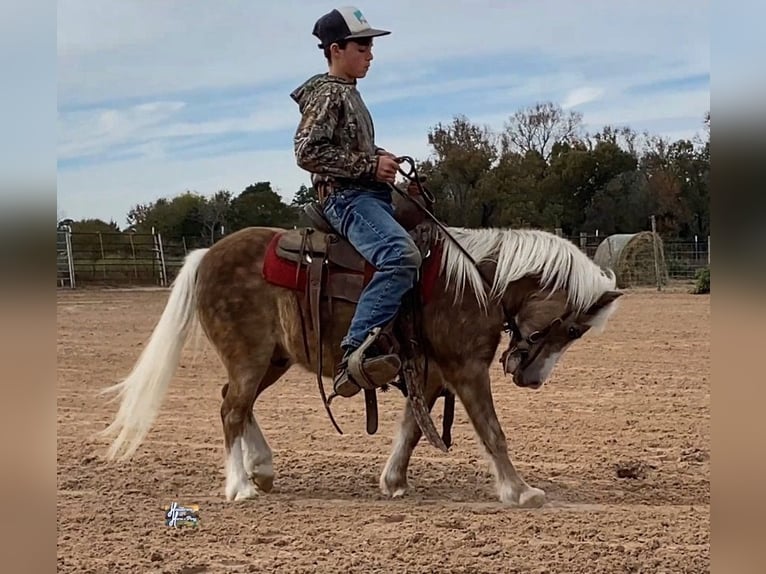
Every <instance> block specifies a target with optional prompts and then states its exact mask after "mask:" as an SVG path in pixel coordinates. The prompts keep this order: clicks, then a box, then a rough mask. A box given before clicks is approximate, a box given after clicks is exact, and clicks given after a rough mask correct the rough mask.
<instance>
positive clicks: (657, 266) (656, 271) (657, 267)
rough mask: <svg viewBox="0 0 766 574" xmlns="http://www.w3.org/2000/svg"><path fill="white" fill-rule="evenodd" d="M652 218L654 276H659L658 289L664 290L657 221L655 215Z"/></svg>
mask: <svg viewBox="0 0 766 574" xmlns="http://www.w3.org/2000/svg"><path fill="white" fill-rule="evenodd" d="M651 220H652V247H653V248H654V276H655V277H656V278H657V291H662V280H661V279H660V261H659V258H660V256H659V253H658V251H659V246H658V245H657V221H656V218H655V217H654V215H652V216H651Z"/></svg>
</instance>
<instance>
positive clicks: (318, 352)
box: [276, 194, 455, 451]
mask: <svg viewBox="0 0 766 574" xmlns="http://www.w3.org/2000/svg"><path fill="white" fill-rule="evenodd" d="M410 199H411V200H413V201H410V200H401V199H400V198H397V197H396V196H395V197H394V216H395V218H396V220H397V221H398V222H399V223H400V224H401V225H402V226H403V227H404V228H405V229H406V230H407V231H408V232H409V233H410V235H411V236H412V238H413V240H414V241H415V244H416V245H417V246H418V248H419V250H420V252H421V254H422V256H423V260H424V261H425V260H427V258H428V257H429V255H430V251H431V245H432V241H433V238H434V236H433V231H434V227H433V226H432V225H431V223H430V222H426V221H424V219H425V216H424V215H423V212H422V211H421V210H420V209H419V208H418V206H416V205H414V202H418V203H419V204H420V205H421V206H424V205H427V204H428V200H427V199H426V198H425V197H423V196H422V195H413V194H410ZM302 219H303V221H302V222H301V223H302V225H301V226H300V227H298V228H296V229H291V230H288V231H286V232H284V233H283V234H282V236H281V237H280V238H279V240H278V243H277V246H276V254H277V256H279V257H280V258H282V259H285V260H288V261H291V262H293V263H295V264H297V266H296V273H300V272H301V271H303V272H305V273H306V278H307V281H306V293H305V298H304V305H307V306H308V310H309V318H310V319H309V320H310V323H311V325H312V327H313V329H314V331H315V333H316V341H317V348H316V349H314V353H313V354H312V353H310V352H309V345H308V338H307V336H306V320H305V318H304V316H303V313H304V312H303V306H304V305H301V301H300V298H299V297H296V299H297V301H298V305H299V309H300V314H301V328H302V334H303V344H304V351H305V353H306V356H307V357H308V358H309V360H311V357H312V356H313V359H314V361H313V362H314V366H315V370H316V377H317V384H318V386H319V392H320V395H321V397H322V402H323V403H324V407H325V410H326V411H327V414H328V416H329V418H330V421H331V422H332V424H333V426H334V427H335V429H336V430H337V431H338V432H339V433H340V434H343V431H342V430H341V429H340V427H339V426H338V424H337V423H336V421H335V419H334V417H333V415H332V412H331V411H330V406H329V402H328V400H327V396H326V394H325V390H324V385H323V384H322V371H323V366H322V355H323V353H322V349H323V326H324V324H325V321H326V320H327V317H328V316H331V315H332V302H333V300H343V301H347V302H350V303H357V302H358V301H359V298H360V296H361V294H362V291H363V289H364V287H365V285H366V282H367V280H368V279H369V277H370V276H371V274H372V273H373V272H374V268H372V266H371V265H370V264H369V263H368V262H367V261H366V260H365V259H364V258H363V257H362V256H361V254H359V252H358V251H357V250H356V249H355V248H354V247H353V246H352V245H351V244H350V243H349V242H348V241H347V240H346V239H344V238H343V237H341V236H340V235H339V234H338V233H336V232H335V230H334V229H333V228H332V227H331V226H330V224H329V222H328V221H327V219H325V216H324V213H323V211H322V208H321V207H320V206H319V204H318V203H315V202H312V203H309V204H307V205H306V206H305V207H304V208H303V212H302ZM296 279H297V277H296ZM421 279H422V277H419V279H418V284H416V285H415V287H414V288H413V289H412V290H411V291H410V292H409V293H408V294H407V295H406V296H405V299H404V300H403V302H402V307H401V309H400V312H399V315H398V316H397V318H396V320H395V322H394V325H393V328H392V330H390V332H389V333H388V341H389V342H391V343H392V348H393V349H394V350H395V352H397V353H398V354H399V356H400V357H401V359H402V370H401V372H400V375H399V380H398V381H392V383H391V384H392V385H393V386H395V387H397V388H398V389H399V390H400V391H401V392H402V394H403V395H404V396H405V397H406V398H407V400H409V401H411V402H417V403H419V406H420V407H421V408H420V409H418V408H414V409H413V412H414V413H416V417H417V418H418V424H419V426H420V427H421V429H423V430H424V434H425V435H426V437H427V438H428V440H429V441H430V442H431V443H432V444H434V445H435V446H437V448H440V449H441V450H444V451H446V450H448V449H449V447H450V446H451V444H452V437H451V430H452V423H453V420H454V410H455V396H454V395H453V394H452V393H451V392H450V391H449V390H447V389H446V388H445V389H443V390H442V392H441V395H440V396H443V397H444V416H443V418H442V435H441V437H439V436H438V435H437V434H436V432H435V429H434V428H433V421H432V420H431V419H430V417H428V420H427V421H426V420H423V418H424V417H423V414H422V413H425V414H426V416H427V413H428V410H429V409H428V405H427V404H426V402H425V397H424V386H425V380H426V377H427V369H428V357H427V356H426V354H425V352H424V350H423V349H424V346H423V344H422V339H421V337H420V313H421V306H422V304H421V301H420V297H419V292H420V281H421ZM297 284H298V282H297V281H296V285H297ZM420 359H422V360H423V362H424V365H425V370H424V372H419V370H418V368H417V364H418V361H419V360H420ZM363 390H364V395H365V410H366V416H367V433H368V434H375V432H377V427H378V410H377V394H376V391H375V390H367V389H363ZM382 390H383V391H386V390H387V387H383V389H382ZM413 406H414V405H413ZM423 409H425V410H423ZM418 413H420V414H418ZM424 425H426V426H424ZM426 427H429V428H428V429H427V428H426Z"/></svg>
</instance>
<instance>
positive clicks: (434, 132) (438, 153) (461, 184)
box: [419, 116, 497, 227]
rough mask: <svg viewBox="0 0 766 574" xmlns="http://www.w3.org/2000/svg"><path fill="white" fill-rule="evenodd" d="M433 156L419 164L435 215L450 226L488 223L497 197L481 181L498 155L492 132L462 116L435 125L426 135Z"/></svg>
mask: <svg viewBox="0 0 766 574" xmlns="http://www.w3.org/2000/svg"><path fill="white" fill-rule="evenodd" d="M428 143H429V144H430V145H431V147H432V148H433V150H434V154H435V156H434V158H433V159H432V160H428V161H426V162H423V163H422V164H421V166H420V167H419V171H420V173H421V174H422V175H425V176H427V177H428V181H429V184H428V185H429V189H431V191H432V192H433V193H434V196H435V197H436V200H437V214H438V215H439V216H440V217H442V218H443V219H445V220H446V221H448V222H449V223H450V224H452V225H459V226H474V227H475V226H479V225H482V224H484V225H488V224H489V221H490V220H491V217H492V215H493V213H494V211H495V208H496V198H495V197H494V192H491V190H490V188H487V187H486V186H482V185H481V182H482V179H483V178H484V177H486V176H487V174H488V173H489V171H490V168H491V166H492V163H493V162H494V161H495V159H496V157H497V149H496V147H495V145H493V142H492V134H491V133H490V132H489V130H488V129H487V128H485V127H481V126H478V125H475V124H473V123H471V122H470V121H468V119H467V118H465V117H464V116H457V117H455V118H454V119H453V121H452V123H451V124H449V125H443V124H441V123H439V124H437V125H436V126H435V127H434V128H432V129H431V130H430V132H429V134H428Z"/></svg>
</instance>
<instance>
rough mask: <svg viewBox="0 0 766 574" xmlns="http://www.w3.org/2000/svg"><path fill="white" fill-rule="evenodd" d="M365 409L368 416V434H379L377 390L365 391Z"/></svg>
mask: <svg viewBox="0 0 766 574" xmlns="http://www.w3.org/2000/svg"><path fill="white" fill-rule="evenodd" d="M364 409H365V413H366V414H367V434H375V433H376V432H378V394H377V391H376V390H373V389H364Z"/></svg>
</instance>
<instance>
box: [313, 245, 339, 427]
mask: <svg viewBox="0 0 766 574" xmlns="http://www.w3.org/2000/svg"><path fill="white" fill-rule="evenodd" d="M324 269H325V262H324V260H323V259H322V258H320V257H316V258H315V259H313V260H312V261H311V263H310V264H309V280H308V285H309V295H310V297H309V306H310V308H311V321H312V323H313V324H314V333H315V335H316V340H317V352H316V361H315V362H316V365H315V368H316V376H317V386H318V387H319V394H320V396H321V397H322V404H323V405H324V409H325V411H327V416H328V417H330V422H332V425H333V426H334V427H335V430H336V431H338V434H343V431H342V430H341V429H340V427H339V426H338V423H337V422H336V421H335V417H333V416H332V411H331V410H330V405H329V404H328V403H327V394H326V393H325V390H324V384H323V383H322V370H323V365H322V355H323V354H324V353H323V340H322V313H321V307H320V306H321V304H322V283H323V282H322V279H323V274H324Z"/></svg>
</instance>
